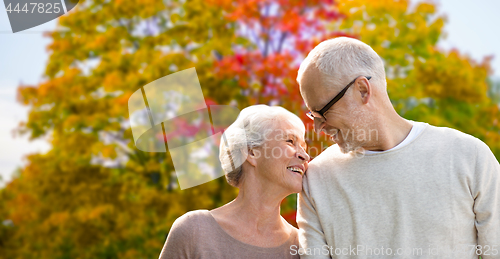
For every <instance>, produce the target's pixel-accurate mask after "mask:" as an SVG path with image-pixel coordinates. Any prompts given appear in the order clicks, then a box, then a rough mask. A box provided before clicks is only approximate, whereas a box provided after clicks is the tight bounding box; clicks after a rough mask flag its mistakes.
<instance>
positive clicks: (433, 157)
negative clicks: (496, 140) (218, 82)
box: [160, 37, 500, 259]
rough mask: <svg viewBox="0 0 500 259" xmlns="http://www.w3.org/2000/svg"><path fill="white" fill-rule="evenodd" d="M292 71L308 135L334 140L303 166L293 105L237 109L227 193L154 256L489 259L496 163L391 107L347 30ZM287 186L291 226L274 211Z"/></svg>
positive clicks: (498, 223) (497, 203) (496, 243)
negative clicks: (310, 126)
mask: <svg viewBox="0 0 500 259" xmlns="http://www.w3.org/2000/svg"><path fill="white" fill-rule="evenodd" d="M297 81H298V83H299V85H300V93H301V95H302V97H303V99H304V102H305V104H306V106H307V108H308V109H309V110H310V112H309V113H308V116H309V117H310V118H311V119H313V120H314V129H315V131H316V133H318V134H319V133H320V132H321V131H323V132H324V133H326V134H327V135H329V136H331V137H332V139H333V140H334V141H335V143H336V144H335V145H333V146H331V147H329V148H328V149H326V150H325V151H324V152H322V153H321V154H320V155H319V156H318V157H316V158H315V159H314V160H312V161H311V162H310V163H309V164H308V162H309V160H310V157H309V155H308V154H307V153H306V151H305V150H306V144H305V141H304V135H305V127H304V124H303V123H302V121H301V120H300V119H299V118H298V117H297V116H296V115H294V114H292V113H290V112H288V111H286V110H285V109H283V108H281V107H269V106H265V105H255V106H251V107H248V108H246V109H243V110H242V111H241V113H240V116H239V117H238V119H237V120H236V121H235V122H234V123H233V124H232V125H231V126H230V127H229V128H228V129H227V130H226V131H225V135H226V137H227V140H228V141H227V142H224V141H221V142H222V143H221V149H220V156H219V157H220V160H221V163H222V167H223V168H224V170H225V171H226V178H227V181H228V183H229V184H231V185H232V186H234V187H237V188H239V194H238V196H237V197H236V199H234V200H233V201H232V202H230V203H228V204H226V205H224V206H222V207H220V208H217V209H214V210H211V211H208V210H198V211H192V212H188V213H186V214H185V215H183V216H182V217H180V218H178V219H177V220H176V221H175V222H174V224H173V226H172V229H171V231H170V233H169V235H168V237H167V240H166V242H165V245H164V247H163V250H162V251H161V254H160V258H161V259H165V258H265V259H267V258H269V259H277V258H299V257H300V258H388V257H392V258H479V256H482V258H483V259H486V258H500V254H499V250H500V165H499V164H498V161H497V160H496V158H495V157H494V155H493V154H492V152H491V151H490V149H489V148H488V146H487V145H485V144H484V143H483V142H481V141H480V140H478V139H477V138H474V137H472V136H470V135H467V134H464V133H462V132H459V131H457V130H454V129H450V128H442V127H435V126H431V125H429V124H427V123H422V122H413V121H409V120H406V119H404V118H402V117H400V116H399V115H398V114H397V113H396V111H395V110H394V108H393V106H392V104H391V101H390V99H389V96H388V94H387V90H386V79H385V72H384V65H383V62H382V60H381V58H380V57H379V56H378V55H377V53H375V51H373V49H372V48H371V47H370V46H368V45H366V44H364V43H362V42H360V41H358V40H355V39H350V38H345V37H339V38H335V39H331V40H327V41H324V42H322V43H321V44H319V45H318V46H317V47H315V48H314V49H313V50H312V51H311V52H310V53H309V55H308V56H307V58H306V59H305V60H304V61H303V62H302V64H301V66H300V69H299V72H298V77H297ZM447 87H449V90H450V91H453V85H450V86H447ZM241 132H247V133H248V132H251V133H252V134H247V135H246V138H241V137H238V136H239V135H238V134H241ZM241 139H246V141H244V143H242V141H241ZM271 151H272V152H271ZM278 151H279V152H278ZM360 153H362V154H363V155H362V156H360V155H359V154H360ZM234 154H236V155H234ZM238 159H239V160H241V161H239V160H238ZM238 164H241V166H236V167H235V166H234V165H238ZM306 171H307V173H306ZM292 193H299V196H298V197H299V198H298V213H297V223H298V227H299V229H298V230H297V229H296V228H294V227H293V226H291V225H290V224H288V223H287V222H286V221H285V220H284V219H283V218H282V217H281V216H280V203H281V201H282V200H283V199H284V198H285V197H286V196H288V195H289V194H292Z"/></svg>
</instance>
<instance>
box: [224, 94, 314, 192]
mask: <svg viewBox="0 0 500 259" xmlns="http://www.w3.org/2000/svg"><path fill="white" fill-rule="evenodd" d="M284 119H289V120H291V122H292V123H293V124H294V125H297V127H302V128H303V130H304V132H305V127H304V123H303V122H302V120H300V118H299V117H297V115H295V114H293V113H291V112H289V111H288V110H286V109H285V108H283V107H280V106H267V105H263V104H259V105H253V106H249V107H247V108H245V109H243V110H242V111H241V112H240V114H239V115H238V118H237V119H236V121H235V122H234V123H233V124H231V126H229V127H228V128H227V129H226V130H225V131H224V134H223V135H222V137H221V143H220V152H219V160H220V162H221V166H222V169H223V170H224V172H225V175H226V180H227V182H228V183H229V184H230V185H232V186H234V187H238V186H239V185H240V183H241V181H242V178H243V168H242V165H243V163H244V162H245V160H246V158H247V155H248V153H247V152H248V150H249V149H251V148H255V147H260V146H262V145H263V144H264V142H265V141H266V136H267V134H269V133H270V132H271V131H272V130H273V129H275V128H276V127H279V124H278V122H280V121H282V120H284Z"/></svg>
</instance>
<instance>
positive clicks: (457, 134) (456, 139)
mask: <svg viewBox="0 0 500 259" xmlns="http://www.w3.org/2000/svg"><path fill="white" fill-rule="evenodd" d="M426 131H427V134H426V135H427V137H429V138H432V139H434V141H436V142H451V143H454V144H457V145H467V146H470V145H473V146H478V145H484V143H483V141H481V140H480V139H478V138H476V137H474V136H472V135H470V134H467V133H465V132H462V131H460V130H457V129H453V128H449V127H438V126H434V125H430V124H429V125H428V126H427V128H426Z"/></svg>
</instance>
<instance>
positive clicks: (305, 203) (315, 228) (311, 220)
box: [297, 175, 331, 258]
mask: <svg viewBox="0 0 500 259" xmlns="http://www.w3.org/2000/svg"><path fill="white" fill-rule="evenodd" d="M297 225H298V227H299V245H300V248H301V251H299V252H301V253H300V254H301V255H300V258H331V256H330V255H329V253H328V252H329V251H328V247H327V243H326V239H325V234H324V232H323V228H322V226H321V222H320V220H319V217H318V214H317V212H316V205H315V203H314V199H313V198H312V197H311V195H310V192H309V183H308V181H307V175H305V176H304V180H303V183H302V192H300V193H299V197H298V205H297Z"/></svg>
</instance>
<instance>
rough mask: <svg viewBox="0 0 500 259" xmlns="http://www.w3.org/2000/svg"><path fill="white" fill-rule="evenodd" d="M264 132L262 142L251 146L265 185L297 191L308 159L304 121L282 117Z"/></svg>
mask: <svg viewBox="0 0 500 259" xmlns="http://www.w3.org/2000/svg"><path fill="white" fill-rule="evenodd" d="M295 124H297V123H296V122H295ZM267 133H268V134H266V135H265V137H266V141H265V143H264V145H263V146H261V147H258V148H256V149H254V154H255V156H256V158H257V159H256V160H257V164H256V171H257V173H258V175H259V176H260V177H263V178H264V179H265V182H266V183H269V184H271V186H268V188H277V189H278V188H280V189H283V190H284V191H286V192H287V193H297V192H300V191H301V190H302V177H303V175H304V174H305V172H306V170H307V163H308V161H309V159H310V157H309V155H308V154H307V153H306V151H305V150H306V148H307V145H306V143H305V141H304V134H305V132H304V128H303V125H294V124H293V123H292V121H290V120H289V119H281V121H280V122H279V123H277V125H276V127H275V128H274V129H270V130H268V132H267Z"/></svg>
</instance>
